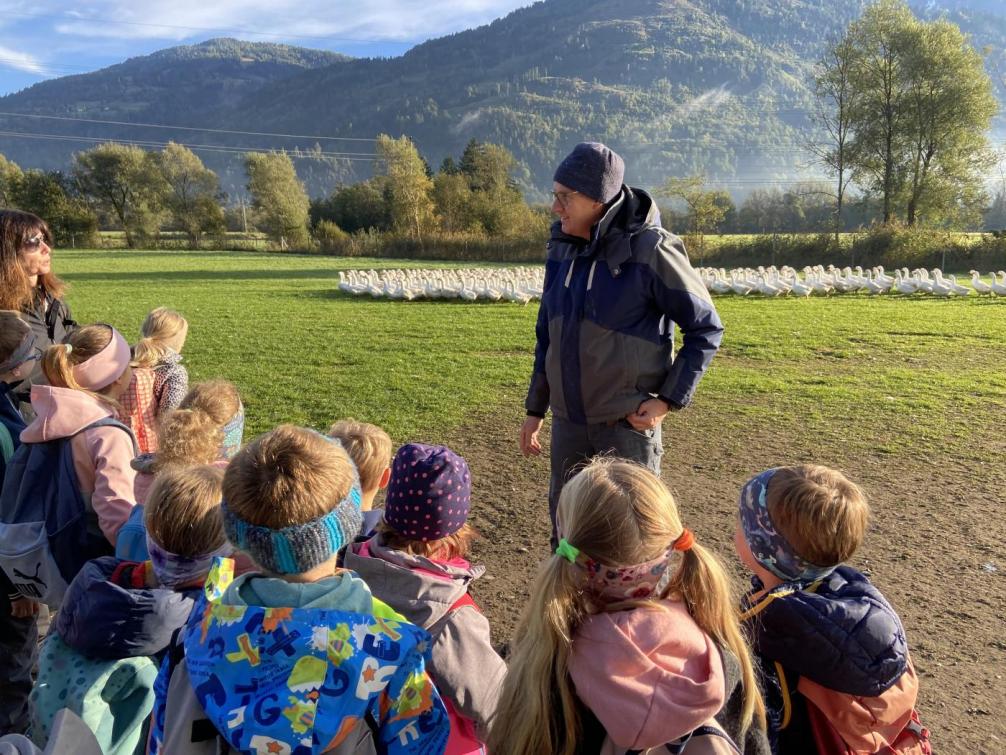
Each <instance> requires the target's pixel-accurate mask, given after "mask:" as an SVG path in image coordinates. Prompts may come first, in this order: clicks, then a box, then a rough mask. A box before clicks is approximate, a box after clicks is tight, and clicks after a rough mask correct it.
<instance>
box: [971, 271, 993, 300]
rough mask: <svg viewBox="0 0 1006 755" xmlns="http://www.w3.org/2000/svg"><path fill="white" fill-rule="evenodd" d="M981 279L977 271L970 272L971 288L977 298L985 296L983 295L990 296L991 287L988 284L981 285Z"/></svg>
mask: <svg viewBox="0 0 1006 755" xmlns="http://www.w3.org/2000/svg"><path fill="white" fill-rule="evenodd" d="M981 277H982V276H981V273H979V272H978V271H977V270H972V271H971V288H973V289H974V290H975V293H976V294H978V295H979V296H985V295H988V296H991V295H992V286H990V285H989V284H988V283H983V282H982V280H981Z"/></svg>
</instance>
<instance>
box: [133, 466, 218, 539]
mask: <svg viewBox="0 0 1006 755" xmlns="http://www.w3.org/2000/svg"><path fill="white" fill-rule="evenodd" d="M223 479H224V473H223V470H222V469H217V468H216V467H211V466H208V465H200V466H192V467H172V468H169V469H165V470H164V471H163V472H160V473H159V474H158V475H157V477H156V478H155V479H154V484H153V486H152V487H151V488H150V496H149V497H148V499H147V504H146V507H145V510H144V512H143V519H144V522H145V524H146V526H147V533H148V534H149V535H150V537H151V539H152V540H154V541H155V542H156V543H157V544H158V545H159V546H161V547H162V548H163V549H164V550H166V551H168V552H170V553H174V554H175V555H178V556H187V557H189V558H194V557H196V556H202V555H204V554H206V553H211V552H212V551H215V550H216V549H217V548H219V547H220V546H222V545H223V544H224V541H225V540H226V539H227V538H226V535H225V534H224V524H223V517H222V516H221V514H220V498H221V491H222V485H223Z"/></svg>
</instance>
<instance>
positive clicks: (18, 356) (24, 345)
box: [0, 330, 39, 372]
mask: <svg viewBox="0 0 1006 755" xmlns="http://www.w3.org/2000/svg"><path fill="white" fill-rule="evenodd" d="M35 341H36V338H35V332H34V331H32V330H29V331H28V332H27V333H25V336H24V338H22V339H21V343H19V344H18V346H17V348H16V349H14V353H13V354H11V355H10V356H9V357H7V359H5V360H4V361H3V362H0V372H9V371H10V370H13V369H14V368H15V367H17V366H18V365H20V364H24V363H25V362H27V361H28V360H29V359H33V358H37V357H38V355H39V354H38V349H36V348H35Z"/></svg>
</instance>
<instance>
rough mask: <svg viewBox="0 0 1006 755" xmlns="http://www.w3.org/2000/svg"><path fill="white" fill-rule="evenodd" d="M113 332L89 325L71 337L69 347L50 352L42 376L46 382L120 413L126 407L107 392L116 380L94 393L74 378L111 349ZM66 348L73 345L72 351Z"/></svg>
mask: <svg viewBox="0 0 1006 755" xmlns="http://www.w3.org/2000/svg"><path fill="white" fill-rule="evenodd" d="M113 332H114V329H113V328H112V326H111V325H105V324H102V323H99V324H96V325H85V326H84V327H82V328H77V330H75V331H73V332H72V333H71V334H70V335H69V337H67V339H66V342H65V344H64V343H57V344H53V345H52V346H50V347H49V348H47V349H46V350H45V353H44V354H43V355H42V372H43V373H44V374H45V377H46V380H48V381H49V385H52V386H54V387H56V388H73V389H74V390H75V391H83V392H84V393H87V394H89V395H91V396H94V397H95V398H97V399H100V400H101V401H104V402H105V403H106V404H109V405H111V406H112V407H113V408H114V409H116V410H120V409H121V408H122V407H121V406H120V405H119V402H118V401H115V400H114V399H112V398H110V397H108V396H106V395H105V392H106V391H108V390H109V389H110V388H111V387H112V386H113V385H115V382H116V381H115V380H113V381H112V382H111V383H110V384H109V385H108V386H106V387H105V388H102V389H101V390H100V391H92V390H89V389H87V388H83V387H82V386H81V385H80V384H79V383H78V382H77V380H76V378H74V376H73V368H74V367H76V366H77V365H78V364H83V363H84V362H86V361H87V360H88V359H90V358H91V357H93V356H95V355H97V354H99V353H100V352H101V350H102V349H104V348H105V347H106V346H108V344H109V343H110V342H111V340H112V333H113ZM66 344H69V345H70V349H69V350H67V348H66ZM120 377H121V375H120Z"/></svg>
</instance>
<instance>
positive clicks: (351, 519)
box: [220, 468, 363, 574]
mask: <svg viewBox="0 0 1006 755" xmlns="http://www.w3.org/2000/svg"><path fill="white" fill-rule="evenodd" d="M354 469H355V468H354ZM362 499H363V496H362V494H361V493H360V481H359V478H358V477H356V478H354V480H353V485H352V487H351V488H350V489H349V493H347V494H346V497H345V498H343V499H342V500H341V501H339V504H338V505H337V506H336V507H335V508H333V509H332V510H331V511H329V512H328V513H327V514H325V515H324V516H320V517H318V518H317V519H312V520H311V521H310V522H305V523H304V524H294V525H291V526H290V527H284V528H283V529H281V530H274V529H270V528H268V527H262V526H260V525H257V524H251V523H250V522H247V521H245V520H244V519H242V518H241V517H239V516H238V515H237V514H235V513H234V512H233V511H231V510H230V509H229V508H228V507H227V502H226V501H223V502H221V504H220V508H221V511H222V512H223V515H224V530H225V531H226V532H227V539H228V540H230V541H231V543H232V544H233V545H234V546H235V547H236V548H238V549H239V550H242V551H245V552H247V553H248V554H250V555H251V557H252V558H253V559H254V560H255V563H257V564H258V565H259V566H261V567H262V568H264V569H266V570H268V571H271V572H273V573H274V574H303V573H304V572H306V571H310V570H311V569H313V568H314V567H316V566H318V565H320V564H323V563H325V562H326V561H327V560H328V559H330V558H331V557H332V556H333V555H334V554H335V553H337V552H338V550H339V549H340V548H341V547H342V546H343V545H345V544H346V543H348V542H351V541H352V540H353V539H354V538H355V537H356V536H357V535H359V534H360V527H361V526H362V525H363V515H362V514H361V512H360V502H361V501H362Z"/></svg>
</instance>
